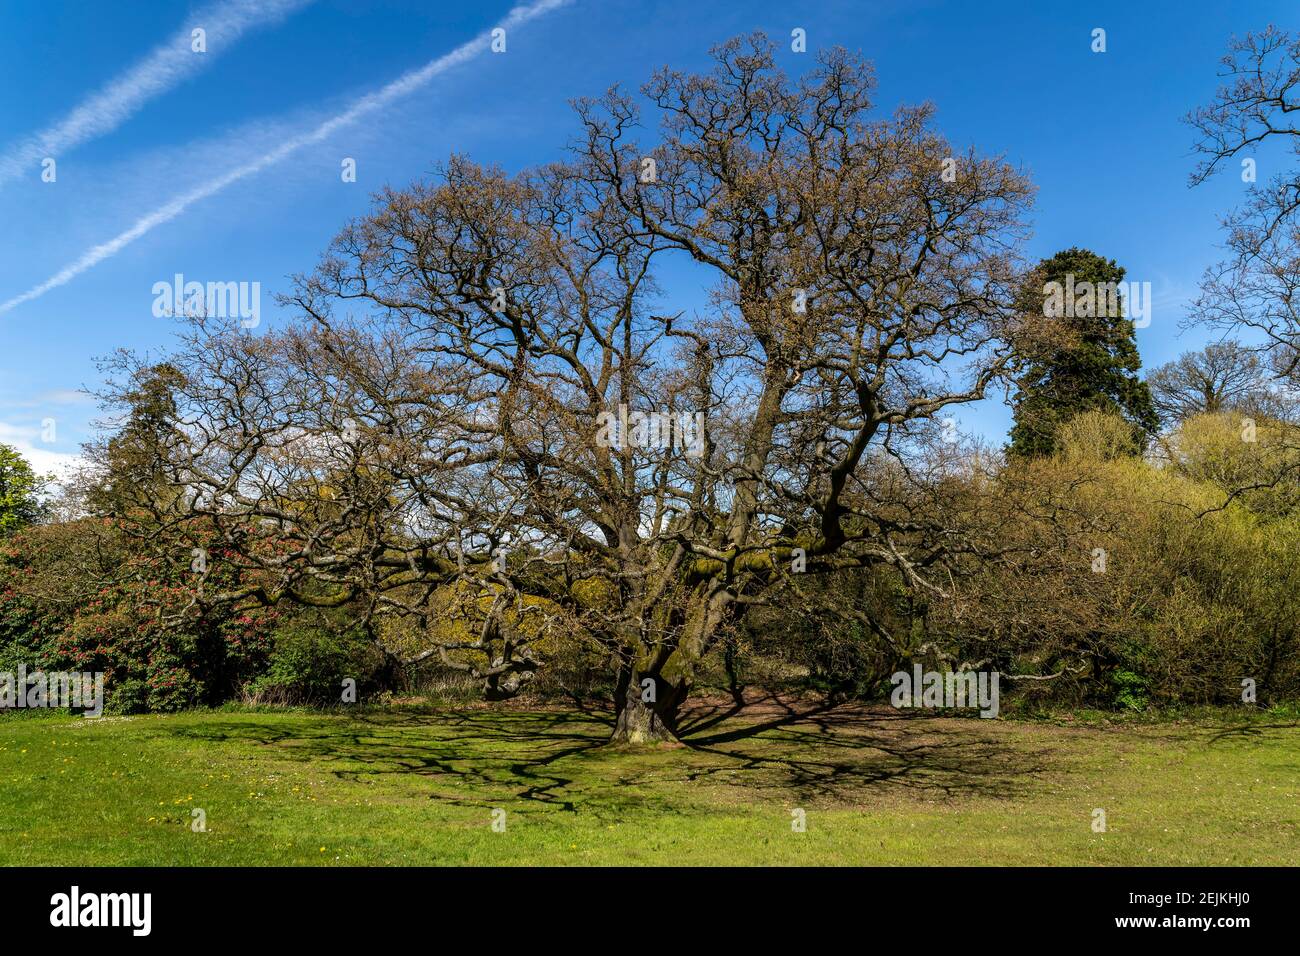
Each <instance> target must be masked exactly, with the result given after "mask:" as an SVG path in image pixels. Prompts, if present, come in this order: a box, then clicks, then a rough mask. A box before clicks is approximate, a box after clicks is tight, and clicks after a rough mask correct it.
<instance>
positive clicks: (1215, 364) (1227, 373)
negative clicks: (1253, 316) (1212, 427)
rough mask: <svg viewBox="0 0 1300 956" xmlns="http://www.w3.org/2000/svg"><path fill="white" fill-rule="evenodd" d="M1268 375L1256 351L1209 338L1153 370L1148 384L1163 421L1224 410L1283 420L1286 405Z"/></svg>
mask: <svg viewBox="0 0 1300 956" xmlns="http://www.w3.org/2000/svg"><path fill="white" fill-rule="evenodd" d="M1270 378H1271V375H1270V372H1269V369H1268V367H1267V366H1266V365H1265V364H1264V363H1263V362H1261V361H1260V358H1259V354H1258V352H1257V350H1255V349H1249V348H1246V347H1245V346H1243V345H1242V344H1241V343H1240V342H1237V341H1234V340H1228V341H1226V342H1213V343H1211V344H1210V345H1207V346H1206V347H1205V348H1203V349H1201V350H1200V351H1198V352H1184V353H1183V354H1182V355H1180V356H1179V357H1178V358H1177V359H1176V360H1174V361H1172V362H1167V363H1166V364H1164V365H1161V366H1160V367H1159V368H1155V369H1152V370H1151V372H1150V373H1148V375H1147V384H1148V385H1149V386H1150V388H1151V397H1152V399H1153V400H1154V402H1155V406H1156V411H1158V412H1159V413H1160V417H1161V418H1163V419H1164V421H1165V423H1166V424H1177V423H1179V422H1181V421H1184V420H1185V419H1187V418H1190V417H1191V416H1193V415H1200V414H1204V413H1216V412H1227V411H1233V412H1240V413H1242V414H1244V415H1249V416H1253V417H1263V416H1267V417H1271V418H1282V417H1284V416H1285V415H1286V414H1287V413H1288V403H1287V402H1286V401H1285V400H1284V398H1283V396H1281V395H1279V394H1278V393H1277V392H1276V391H1275V390H1273V389H1271V388H1270V387H1269V380H1270Z"/></svg>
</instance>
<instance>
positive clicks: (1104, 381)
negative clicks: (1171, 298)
mask: <svg viewBox="0 0 1300 956" xmlns="http://www.w3.org/2000/svg"><path fill="white" fill-rule="evenodd" d="M1123 280H1124V270H1123V269H1122V268H1121V267H1120V266H1118V265H1117V264H1116V263H1115V261H1114V260H1113V259H1104V258H1102V257H1101V256H1099V255H1097V254H1096V253H1093V252H1089V251H1088V250H1086V249H1078V248H1072V249H1066V250H1064V251H1063V252H1058V253H1057V254H1056V255H1054V256H1052V257H1051V258H1050V259H1044V260H1043V261H1042V262H1040V263H1039V264H1038V266H1037V267H1036V268H1035V269H1034V270H1033V271H1032V272H1031V273H1030V274H1029V276H1028V277H1027V278H1026V280H1025V283H1024V286H1023V288H1022V291H1021V295H1020V301H1019V306H1020V309H1021V311H1022V312H1023V313H1025V315H1026V316H1028V317H1030V320H1031V321H1030V322H1029V323H1028V325H1029V328H1031V329H1033V330H1034V334H1032V335H1026V336H1025V338H1024V340H1023V341H1022V342H1021V343H1020V345H1019V349H1018V369H1017V375H1016V386H1017V394H1016V396H1015V425H1014V426H1013V427H1012V429H1011V444H1010V448H1009V450H1010V451H1011V452H1012V453H1013V454H1016V455H1020V456H1042V455H1049V454H1051V453H1052V451H1054V450H1055V448H1056V441H1057V432H1058V430H1059V429H1060V427H1061V426H1062V425H1063V424H1065V423H1066V422H1068V421H1070V420H1071V419H1073V418H1075V417H1076V416H1078V415H1079V414H1081V413H1083V412H1087V411H1104V412H1111V413H1114V414H1118V415H1120V416H1122V417H1123V418H1124V419H1125V420H1126V421H1127V422H1128V423H1129V424H1130V426H1131V433H1132V448H1133V450H1134V451H1138V450H1140V449H1141V448H1142V447H1143V446H1144V444H1145V442H1146V440H1147V439H1148V438H1149V436H1151V435H1153V434H1154V433H1155V431H1156V429H1157V428H1158V427H1159V418H1158V416H1157V414H1156V410H1155V405H1154V404H1153V402H1152V399H1151V392H1150V389H1149V388H1148V387H1147V384H1146V383H1145V382H1143V381H1142V380H1141V379H1140V378H1138V376H1137V372H1138V369H1139V368H1141V365H1142V362H1141V359H1140V358H1139V357H1138V351H1137V343H1136V340H1135V333H1134V328H1133V323H1132V321H1131V320H1129V319H1126V318H1124V315H1123V309H1122V307H1120V305H1119V299H1118V297H1109V296H1106V295H1095V296H1094V299H1093V301H1092V302H1091V304H1090V305H1089V306H1088V307H1086V308H1078V309H1075V308H1073V307H1072V308H1071V309H1070V311H1071V312H1073V313H1076V314H1065V315H1051V316H1050V317H1046V318H1043V316H1044V315H1045V310H1046V311H1051V309H1050V308H1047V306H1048V305H1049V304H1051V303H1050V302H1049V300H1050V298H1051V297H1050V296H1049V295H1048V294H1047V293H1046V292H1045V289H1046V288H1047V285H1048V283H1058V284H1060V285H1061V286H1063V287H1064V286H1068V285H1069V284H1070V283H1073V284H1074V285H1075V286H1076V287H1077V286H1078V285H1079V284H1081V283H1091V285H1092V287H1093V288H1094V289H1104V288H1114V286H1115V285H1116V284H1118V283H1120V282H1122V281H1123ZM1078 311H1082V312H1085V313H1090V314H1084V315H1079V314H1077V312H1078Z"/></svg>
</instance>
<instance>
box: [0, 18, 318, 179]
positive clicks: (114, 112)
mask: <svg viewBox="0 0 1300 956" xmlns="http://www.w3.org/2000/svg"><path fill="white" fill-rule="evenodd" d="M313 2H314V0H227V2H225V3H221V4H218V5H215V6H212V7H209V8H207V9H206V10H203V11H201V12H200V13H198V14H196V15H195V16H193V17H192V18H190V20H189V21H187V22H186V24H185V26H184V27H183V28H182V29H181V30H179V31H177V32H176V33H175V34H173V35H172V37H171V38H170V39H168V40H167V41H166V42H164V43H162V44H160V45H159V46H157V47H155V48H154V49H153V51H152V52H150V53H149V55H148V56H146V57H145V58H144V59H143V60H141V61H139V62H138V63H136V64H135V66H133V67H131V69H129V70H127V71H126V72H125V73H123V74H122V75H121V76H119V77H117V78H116V79H115V80H113V81H112V82H110V83H109V84H108V85H107V86H105V87H104V88H103V89H101V90H99V91H98V92H96V93H94V94H92V95H91V96H89V97H87V98H86V99H85V100H83V101H82V102H81V103H79V104H78V105H77V106H76V107H75V108H74V109H73V110H72V112H70V113H69V114H68V115H67V116H65V117H63V118H62V119H60V120H59V121H58V122H57V123H55V124H54V125H52V126H49V127H47V128H46V129H43V130H41V131H40V132H38V133H35V134H33V135H31V136H29V137H27V138H25V139H23V140H21V141H19V142H18V143H15V144H14V145H12V146H10V147H9V148H8V149H6V150H4V152H2V153H0V185H3V184H4V183H6V182H8V181H9V180H12V179H16V178H18V177H19V176H22V175H36V173H37V172H38V171H39V164H40V161H41V160H42V159H44V158H45V157H54V158H55V159H57V158H59V157H60V156H62V155H63V154H65V153H67V152H68V151H69V150H71V149H73V148H74V147H76V146H79V145H81V144H82V143H85V142H87V141H89V140H92V139H94V138H95V137H97V136H103V135H104V134H105V133H109V132H112V131H113V130H115V129H117V127H119V126H121V125H122V124H123V123H124V122H126V121H127V120H128V119H130V117H131V116H132V115H133V114H134V113H136V112H137V111H138V110H139V109H140V108H141V107H142V106H144V105H145V103H147V102H149V100H151V99H153V98H154V97H156V96H159V95H161V94H163V93H165V92H167V91H168V90H170V89H172V88H173V87H174V86H176V85H177V84H178V83H180V82H181V81H183V80H185V79H186V78H187V77H189V76H191V75H192V74H194V73H197V72H198V71H199V70H201V69H203V67H204V66H205V65H206V64H207V62H208V59H209V58H210V57H212V56H215V55H216V54H218V53H220V52H221V51H222V50H224V49H226V48H228V47H230V46H231V45H232V44H233V43H234V42H235V41H236V40H238V39H239V37H240V36H241V35H242V34H244V33H245V32H247V31H248V30H250V29H253V28H256V27H259V26H264V25H268V24H272V23H277V22H279V21H280V20H283V19H284V18H285V17H287V16H289V15H290V14H292V13H294V12H296V11H297V10H299V9H300V8H302V7H305V6H307V5H308V4H309V3H313ZM198 27H202V28H203V31H204V33H205V35H206V37H205V39H206V44H207V52H206V53H203V54H199V53H195V52H193V50H192V48H191V33H192V31H193V30H194V29H195V28H198Z"/></svg>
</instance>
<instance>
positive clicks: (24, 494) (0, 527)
mask: <svg viewBox="0 0 1300 956" xmlns="http://www.w3.org/2000/svg"><path fill="white" fill-rule="evenodd" d="M45 484H46V479H44V478H41V477H40V476H38V475H37V474H36V473H35V472H34V471H32V466H31V465H29V464H28V463H27V459H25V458H23V456H22V455H20V454H19V453H18V451H17V450H16V449H14V448H11V447H10V446H8V445H0V538H3V537H7V536H9V535H11V534H13V533H14V532H16V531H19V530H20V529H22V528H25V527H27V526H28V525H33V524H36V523H37V522H38V521H40V520H41V518H42V517H43V515H44V510H45V509H44V506H43V505H42V503H41V493H42V492H43V491H44V489H45Z"/></svg>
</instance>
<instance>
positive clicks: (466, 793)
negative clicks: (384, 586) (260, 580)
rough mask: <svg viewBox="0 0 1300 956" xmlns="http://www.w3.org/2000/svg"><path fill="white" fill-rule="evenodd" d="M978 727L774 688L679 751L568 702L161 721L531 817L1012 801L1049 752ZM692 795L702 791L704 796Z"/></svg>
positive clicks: (705, 706)
mask: <svg viewBox="0 0 1300 956" xmlns="http://www.w3.org/2000/svg"><path fill="white" fill-rule="evenodd" d="M982 723H983V722H982V721H978V720H945V719H935V718H933V717H927V718H918V717H914V716H912V715H908V714H904V713H902V712H899V711H893V710H888V709H886V710H885V711H881V710H879V709H871V708H864V707H851V706H850V707H830V706H828V705H825V704H823V703H820V702H811V701H799V700H797V699H795V698H783V697H781V696H780V695H764V696H762V697H760V698H755V699H753V700H750V701H747V702H746V706H745V707H744V708H740V707H738V706H736V705H735V703H734V702H729V703H728V704H726V705H723V704H717V703H714V702H710V701H708V700H705V701H701V702H698V703H696V704H695V705H693V706H692V709H691V711H689V712H688V714H687V715H686V719H685V720H684V721H683V724H682V740H683V743H684V744H685V746H684V747H679V748H675V749H667V750H647V749H633V748H618V747H606V746H605V742H606V740H607V737H608V725H607V722H606V721H605V720H603V719H601V718H600V717H598V716H596V715H593V714H586V713H579V712H575V711H572V710H512V709H495V710H480V709H474V710H461V711H449V712H441V713H437V712H435V713H428V712H419V713H415V712H407V711H400V710H397V711H370V712H358V713H356V714H346V715H338V714H319V715H317V714H303V713H300V712H294V713H285V714H276V715H270V716H267V717H266V718H264V719H263V718H260V715H257V714H246V715H241V716H239V717H232V718H225V719H223V718H220V717H216V716H214V717H213V718H212V719H205V720H203V721H202V722H198V723H191V724H186V725H180V726H176V727H174V728H172V729H171V732H172V733H174V734H176V735H178V736H181V737H185V738H188V739H191V740H195V741H204V742H207V743H210V744H213V745H222V744H230V745H238V744H241V743H243V744H248V745H254V746H257V747H267V748H273V749H274V751H275V756H276V757H278V758H283V759H290V760H301V761H304V762H307V763H310V764H313V765H315V766H317V767H319V768H320V769H321V770H323V771H326V772H329V773H332V774H333V775H335V776H336V777H337V778H339V779H343V780H351V781H360V780H365V779H386V780H389V781H394V782H395V781H396V779H397V778H395V777H393V776H391V775H398V774H405V775H408V776H409V775H414V776H416V777H419V778H421V779H422V780H426V781H428V784H429V787H428V789H429V790H430V791H431V792H429V793H428V794H427V796H428V797H429V798H430V799H434V800H439V801H445V802H448V803H450V804H453V805H458V806H466V807H476V808H481V807H485V806H495V805H498V804H499V803H500V801H501V800H503V799H516V800H522V801H525V802H527V803H528V804H530V805H531V806H533V807H534V809H536V810H538V811H564V812H576V811H578V810H579V809H582V810H583V811H584V812H594V813H597V814H603V813H610V812H616V811H626V810H629V809H645V810H653V809H657V810H660V811H674V810H680V809H682V808H684V807H686V806H690V807H692V808H696V809H699V808H701V806H705V807H707V806H708V805H710V804H721V805H723V806H732V805H734V804H735V803H736V798H737V797H739V798H740V799H741V800H742V801H748V802H754V801H756V800H758V799H761V800H763V801H764V802H769V801H772V800H797V801H800V802H802V803H812V804H818V803H821V804H826V805H848V806H867V805H871V804H874V803H877V802H879V801H880V800H881V799H883V798H885V797H887V796H888V795H890V794H908V795H909V797H910V798H911V799H916V798H918V797H919V798H921V799H935V800H952V799H959V798H962V797H966V796H987V797H1004V798H1009V797H1015V796H1017V795H1019V794H1021V793H1023V792H1025V791H1026V790H1028V789H1033V788H1034V787H1035V786H1036V784H1037V778H1038V777H1039V776H1040V775H1041V774H1043V773H1044V772H1046V771H1047V770H1048V769H1049V768H1050V766H1051V764H1052V762H1053V761H1052V760H1050V759H1049V757H1050V753H1049V751H1047V750H1045V749H1041V748H1040V749H1034V748H1032V747H1028V746H1026V745H1024V744H1023V743H1020V744H1018V745H1016V746H1011V745H1010V743H1009V741H1008V740H1007V739H1005V738H1006V736H1007V735H999V734H998V733H997V732H996V729H995V728H988V727H983V726H980V725H981V724H982ZM706 791H707V792H706Z"/></svg>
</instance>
